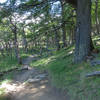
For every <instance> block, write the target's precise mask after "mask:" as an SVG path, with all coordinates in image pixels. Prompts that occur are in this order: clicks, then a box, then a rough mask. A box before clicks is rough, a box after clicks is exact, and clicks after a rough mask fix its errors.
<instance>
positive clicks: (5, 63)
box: [0, 56, 18, 72]
mask: <svg viewBox="0 0 100 100" xmlns="http://www.w3.org/2000/svg"><path fill="white" fill-rule="evenodd" d="M17 66H18V64H17V60H16V59H15V58H13V59H11V58H10V57H9V56H5V57H0V72H1V71H5V70H9V69H11V68H14V67H17Z"/></svg>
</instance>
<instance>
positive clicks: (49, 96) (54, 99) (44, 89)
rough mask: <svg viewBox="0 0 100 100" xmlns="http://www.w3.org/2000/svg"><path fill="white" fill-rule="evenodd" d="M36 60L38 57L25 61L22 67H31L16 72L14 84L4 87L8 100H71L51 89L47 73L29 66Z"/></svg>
mask: <svg viewBox="0 0 100 100" xmlns="http://www.w3.org/2000/svg"><path fill="white" fill-rule="evenodd" d="M36 59H37V56H31V57H28V58H26V59H24V60H23V66H22V67H29V68H28V70H21V71H15V72H14V74H13V80H12V82H10V83H8V84H4V86H3V85H2V87H5V88H6V91H7V93H8V94H9V97H10V99H6V100H69V99H68V97H66V95H64V94H61V92H60V91H58V90H57V89H54V88H52V87H51V85H50V81H49V77H48V73H47V72H41V71H39V70H38V69H36V68H31V67H30V66H29V63H30V62H31V61H32V60H36Z"/></svg>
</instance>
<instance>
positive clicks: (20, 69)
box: [0, 67, 29, 77]
mask: <svg viewBox="0 0 100 100" xmlns="http://www.w3.org/2000/svg"><path fill="white" fill-rule="evenodd" d="M28 69H29V68H28V67H21V68H18V67H16V68H12V69H9V70H7V71H2V72H0V77H1V76H3V75H4V74H8V73H10V72H13V71H22V70H28Z"/></svg>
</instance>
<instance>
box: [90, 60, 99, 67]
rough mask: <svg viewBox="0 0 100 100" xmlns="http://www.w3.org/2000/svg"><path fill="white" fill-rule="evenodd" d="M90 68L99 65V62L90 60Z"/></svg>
mask: <svg viewBox="0 0 100 100" xmlns="http://www.w3.org/2000/svg"><path fill="white" fill-rule="evenodd" d="M90 64H91V66H96V65H100V60H92V61H90Z"/></svg>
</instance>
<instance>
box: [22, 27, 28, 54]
mask: <svg viewBox="0 0 100 100" xmlns="http://www.w3.org/2000/svg"><path fill="white" fill-rule="evenodd" d="M22 36H23V37H22V38H23V45H24V49H25V52H26V53H27V51H28V50H27V40H26V35H25V30H24V27H23V32H22Z"/></svg>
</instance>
